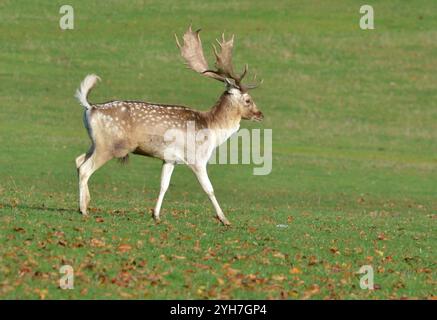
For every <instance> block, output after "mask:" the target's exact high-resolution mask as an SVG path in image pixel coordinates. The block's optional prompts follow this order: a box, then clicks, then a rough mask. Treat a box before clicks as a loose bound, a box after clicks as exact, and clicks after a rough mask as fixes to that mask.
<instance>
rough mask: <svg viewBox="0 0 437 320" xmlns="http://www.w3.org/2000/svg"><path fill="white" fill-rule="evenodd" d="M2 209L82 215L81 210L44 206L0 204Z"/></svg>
mask: <svg viewBox="0 0 437 320" xmlns="http://www.w3.org/2000/svg"><path fill="white" fill-rule="evenodd" d="M0 208H2V209H5V208H8V209H22V210H37V211H50V212H68V213H76V214H80V212H79V209H72V208H51V207H46V206H44V205H27V204H18V205H11V204H9V203H0Z"/></svg>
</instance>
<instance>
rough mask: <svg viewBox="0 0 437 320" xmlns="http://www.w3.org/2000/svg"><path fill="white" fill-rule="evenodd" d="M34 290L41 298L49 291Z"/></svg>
mask: <svg viewBox="0 0 437 320" xmlns="http://www.w3.org/2000/svg"><path fill="white" fill-rule="evenodd" d="M34 292H35V293H36V294H37V295H38V297H39V298H40V299H41V300H44V299H45V298H46V297H47V293H48V292H49V291H48V290H47V289H42V290H41V289H35V290H34Z"/></svg>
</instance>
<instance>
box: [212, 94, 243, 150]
mask: <svg viewBox="0 0 437 320" xmlns="http://www.w3.org/2000/svg"><path fill="white" fill-rule="evenodd" d="M233 103H235V102H233V101H232V100H231V99H230V98H229V97H228V96H227V95H226V94H223V95H222V96H221V97H220V99H219V101H217V103H216V104H215V105H214V106H213V107H212V108H211V110H210V111H208V112H206V114H205V115H206V122H207V125H208V128H209V129H210V130H213V131H215V133H216V137H217V145H220V144H222V143H223V142H224V141H226V140H227V139H228V138H229V137H230V136H231V135H232V134H233V133H235V132H237V131H238V129H239V128H240V121H241V114H240V113H239V110H238V108H237V107H236V106H234V105H233Z"/></svg>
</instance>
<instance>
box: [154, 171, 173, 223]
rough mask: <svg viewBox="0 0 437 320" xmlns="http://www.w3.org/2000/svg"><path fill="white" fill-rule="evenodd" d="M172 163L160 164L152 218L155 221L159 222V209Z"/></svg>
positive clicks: (168, 181)
mask: <svg viewBox="0 0 437 320" xmlns="http://www.w3.org/2000/svg"><path fill="white" fill-rule="evenodd" d="M173 169H174V164H173V163H170V162H165V163H164V164H163V165H162V171H161V189H160V191H159V196H158V201H156V206H155V210H153V218H154V219H155V221H156V222H159V221H160V219H159V212H160V211H161V205H162V200H163V199H164V195H165V192H166V191H167V189H168V186H169V185H170V178H171V174H172V173H173Z"/></svg>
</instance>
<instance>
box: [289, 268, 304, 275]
mask: <svg viewBox="0 0 437 320" xmlns="http://www.w3.org/2000/svg"><path fill="white" fill-rule="evenodd" d="M290 273H291V274H299V273H302V271H300V269H299V268H296V267H293V268H291V269H290Z"/></svg>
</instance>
